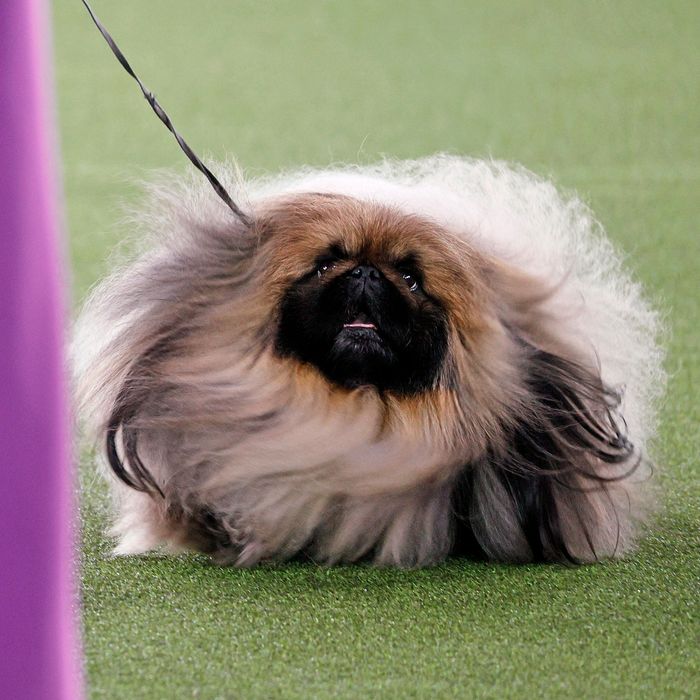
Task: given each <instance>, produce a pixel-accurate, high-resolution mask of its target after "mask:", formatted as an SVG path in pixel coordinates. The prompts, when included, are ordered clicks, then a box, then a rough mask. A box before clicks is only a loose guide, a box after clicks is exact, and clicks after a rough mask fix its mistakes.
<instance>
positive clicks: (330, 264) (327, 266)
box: [316, 260, 335, 277]
mask: <svg viewBox="0 0 700 700" xmlns="http://www.w3.org/2000/svg"><path fill="white" fill-rule="evenodd" d="M334 267H335V260H324V261H323V262H320V263H319V264H318V267H317V268H316V274H317V275H318V276H319V277H323V275H325V274H326V272H328V271H329V270H332V269H333V268H334Z"/></svg>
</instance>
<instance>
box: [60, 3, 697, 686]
mask: <svg viewBox="0 0 700 700" xmlns="http://www.w3.org/2000/svg"><path fill="white" fill-rule="evenodd" d="M94 4H95V9H96V11H97V12H98V14H99V15H101V17H102V19H103V20H104V21H105V22H106V23H107V24H108V26H109V27H110V29H111V30H112V31H113V33H114V35H115V37H116V38H117V40H118V41H119V42H120V43H121V44H122V45H123V48H124V50H125V51H126V52H127V55H128V56H129V58H130V59H131V60H132V62H133V64H134V65H135V67H137V69H138V70H139V71H140V72H141V74H142V77H143V78H144V80H145V82H146V84H147V85H148V86H150V87H151V88H152V89H154V90H155V91H156V92H157V94H158V97H159V99H160V101H161V102H162V104H163V105H164V106H165V107H166V109H168V110H169V111H170V112H171V115H172V117H173V119H174V121H175V123H176V125H177V126H178V127H179V128H180V129H181V130H182V131H183V133H184V134H185V135H186V136H187V138H188V139H189V140H190V142H191V143H192V144H193V146H195V148H197V149H198V150H200V151H202V152H204V153H207V154H210V155H213V156H215V157H223V156H224V155H226V154H227V153H233V154H235V155H236V156H237V157H238V158H239V160H240V162H241V164H242V165H243V167H244V168H245V169H246V170H248V171H249V172H251V173H253V174H257V173H261V172H265V171H270V170H277V169H279V168H286V167H292V166H295V165H299V164H304V163H311V164H327V163H329V162H333V161H358V160H359V161H361V162H369V161H372V160H375V159H377V158H378V157H379V156H380V155H381V154H388V155H393V156H398V157H415V156H421V155H425V154H429V153H432V152H435V151H443V150H446V151H451V152H455V153H463V154H469V155H481V156H486V155H493V156H494V157H498V158H505V159H510V160H516V161H520V162H522V163H524V164H525V165H526V166H528V167H529V168H531V169H533V170H535V171H537V172H539V173H541V174H544V175H549V176H551V177H553V178H554V179H555V180H556V181H557V182H558V183H559V184H560V185H561V186H562V187H564V188H567V189H577V190H578V191H579V192H580V193H581V194H582V195H583V197H584V198H585V199H587V200H588V201H589V202H590V203H591V205H592V206H593V208H594V209H595V211H596V212H597V213H598V215H599V217H600V219H601V220H602V221H603V222H604V224H605V225H606V227H607V229H608V231H609V233H610V235H611V237H612V238H613V239H614V240H615V241H617V242H618V243H619V244H620V245H621V246H622V247H623V248H624V249H625V250H626V251H627V253H628V262H629V265H630V266H631V267H632V268H633V269H634V270H635V271H636V273H637V274H638V275H639V276H640V278H641V279H642V280H643V281H644V282H645V284H646V285H647V287H648V289H649V291H650V293H651V294H653V295H654V296H655V298H656V299H657V300H658V304H659V305H660V306H661V308H662V309H663V310H664V312H665V314H666V316H667V320H668V326H669V329H670V333H669V348H670V353H669V359H668V363H667V366H668V369H669V372H670V377H671V379H670V388H669V392H668V396H667V399H666V401H665V404H664V407H663V410H662V427H661V433H660V438H659V440H658V443H657V449H656V457H657V461H658V463H659V464H660V465H661V469H660V472H661V473H662V481H663V485H664V489H665V495H664V510H663V512H662V514H661V515H660V516H659V518H658V522H657V526H656V528H655V529H654V531H653V533H652V534H651V535H650V536H649V537H648V538H647V539H646V540H645V541H644V542H643V544H642V546H641V548H640V550H639V552H638V553H637V554H636V555H635V556H633V557H631V558H629V559H628V560H627V561H623V562H617V563H606V564H601V565H597V566H586V567H581V568H566V567H560V566H496V565H487V564H474V563H468V562H464V561H451V562H449V563H447V564H445V565H442V566H438V567H436V568H433V569H428V570H422V571H396V570H376V569H371V568H368V567H364V566H346V567H338V568H332V569H325V568H317V567H315V566H311V565H302V564H293V565H289V566H280V567H263V568H259V569H256V570H251V571H237V570H235V569H221V568H216V567H213V566H211V565H209V564H208V563H207V562H206V561H205V560H204V559H203V558H200V557H197V556H183V557H179V558H158V557H151V558H130V559H119V560H116V559H113V558H110V556H109V543H108V541H107V540H106V539H105V537H104V534H103V533H104V528H105V523H106V518H105V512H106V506H105V497H104V490H103V488H102V485H101V482H100V480H99V478H98V477H97V476H96V475H95V474H94V473H93V471H92V470H91V469H90V467H89V465H87V463H86V465H84V467H83V470H82V478H81V500H82V524H83V533H82V539H83V564H82V576H83V614H84V647H85V656H86V667H87V678H88V682H89V687H90V690H91V694H92V697H93V698H201V699H204V698H207V699H214V698H277V697H280V698H281V697H285V698H287V697H288V698H310V697H313V698H331V697H333V698H357V697H371V698H374V697H382V698H426V697H429V698H452V697H484V698H486V697H489V698H510V697H528V698H534V697H571V698H607V697H610V698H612V697H615V698H642V697H644V698H661V697H670V698H682V697H688V698H690V697H693V696H694V697H698V693H699V692H700V690H699V687H698V686H699V683H700V678H699V671H700V658H699V653H698V637H699V636H700V635H699V627H698V605H697V596H698V584H699V580H700V567H699V565H698V554H699V545H700V537H699V534H698V533H699V524H700V517H699V515H700V499H699V494H700V488H699V487H698V475H699V473H700V467H699V465H698V455H699V454H700V437H699V436H700V425H699V422H698V418H699V417H700V401H699V397H698V390H697V382H698V381H700V362H699V359H698V358H699V352H698V350H699V348H700V331H699V328H700V314H699V313H698V302H699V298H700V294H699V292H698V275H699V270H700V264H699V262H698V261H700V237H699V236H700V232H699V230H698V221H700V128H699V127H700V93H699V91H698V84H699V83H698V76H699V75H700V60H699V56H700V52H699V51H698V45H699V44H700V4H699V3H698V2H696V1H693V0H689V1H688V2H682V1H675V0H674V1H668V0H665V1H664V2H653V1H650V2H639V1H629V2H579V1H571V2H548V3H540V2H535V1H534V0H532V1H531V2H527V1H524V0H517V1H508V2H506V1H500V0H499V1H498V2H486V1H484V2H478V3H472V2H464V1H458V0H455V2H447V1H445V2H426V1H425V0H413V1H410V2H398V1H397V2H389V1H388V0H387V1H385V2H376V1H371V0H347V1H345V2H341V1H340V0H337V1H334V2H321V1H318V2H310V1H306V0H303V1H302V0H287V1H284V2H271V1H267V2H266V1H262V0H259V1H256V2H253V1H252V0H247V1H241V2H223V1H222V0H220V1H219V2H213V1H212V0H201V1H200V2H195V1H194V0H190V1H189V2H187V1H185V0H149V1H148V2H138V1H137V0H120V1H119V2H107V1H106V0H94ZM54 24H55V30H56V36H55V52H56V75H57V82H58V91H57V92H58V102H59V116H60V135H61V141H62V155H63V163H64V183H65V190H66V196H67V220H68V224H69V232H70V254H71V259H72V262H73V281H74V299H75V301H76V303H77V302H79V300H80V299H81V298H82V297H83V296H84V293H85V291H86V290H87V288H88V287H89V285H91V284H92V283H93V282H94V281H95V280H96V279H97V278H99V276H100V275H101V274H103V273H104V272H105V271H106V270H107V269H108V264H107V256H108V254H109V251H110V249H111V248H112V246H113V245H114V244H115V243H116V242H117V241H118V240H119V239H120V237H121V236H122V235H123V234H124V230H123V229H120V227H119V226H118V223H117V222H118V220H119V218H120V217H121V203H122V202H124V201H127V202H128V201H131V200H132V199H133V198H134V197H135V196H136V194H137V189H136V187H135V185H133V184H132V183H133V180H134V179H136V178H139V177H142V176H143V175H144V174H145V173H146V172H147V171H148V170H149V169H151V168H161V167H175V168H177V169H178V170H182V169H184V168H186V167H188V165H187V164H186V161H185V160H184V156H183V155H182V154H181V153H180V152H179V151H178V149H177V147H176V145H175V143H174V142H173V141H172V137H171V136H170V135H169V134H168V133H167V132H166V131H165V129H164V128H162V126H160V125H159V124H158V122H157V121H156V119H155V117H154V116H153V115H152V114H151V113H150V111H149V109H148V107H147V105H146V103H145V102H144V101H143V100H142V98H141V97H140V95H139V94H138V91H137V88H136V86H135V84H134V83H132V82H131V80H130V79H129V78H128V77H127V75H126V74H125V73H124V72H123V71H122V69H121V68H120V67H119V66H118V64H117V63H116V61H115V60H114V58H113V57H112V56H111V54H110V53H109V51H108V49H107V47H106V45H105V44H104V43H103V41H102V39H101V38H100V37H99V35H98V34H97V32H96V30H95V29H94V28H93V27H92V26H91V23H90V21H89V19H88V17H87V15H86V13H85V11H84V10H83V8H82V6H81V4H80V2H78V0H70V1H69V0H62V1H61V2H60V3H55V5H54Z"/></svg>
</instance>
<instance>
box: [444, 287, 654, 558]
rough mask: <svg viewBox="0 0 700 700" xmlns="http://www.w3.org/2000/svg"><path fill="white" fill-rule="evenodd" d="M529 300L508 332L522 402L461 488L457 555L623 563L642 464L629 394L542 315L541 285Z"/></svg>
mask: <svg viewBox="0 0 700 700" xmlns="http://www.w3.org/2000/svg"><path fill="white" fill-rule="evenodd" d="M521 289H523V287H522V286H521ZM523 294H524V296H521V303H520V307H519V308H516V309H515V311H513V308H514V307H513V306H509V307H508V308H509V310H510V315H511V320H512V319H514V318H517V320H518V321H520V322H521V323H522V324H523V325H522V326H521V327H520V328H514V327H512V326H507V325H506V326H505V328H506V330H505V332H506V333H508V334H509V336H510V337H511V339H512V342H513V343H515V345H516V348H517V351H518V352H517V354H518V355H519V357H520V362H519V364H520V371H521V375H522V376H521V387H522V391H521V395H520V396H519V397H518V399H517V401H515V402H514V403H513V406H514V408H513V409H512V412H511V415H508V416H504V418H503V421H502V435H501V436H499V437H494V439H492V440H491V442H490V444H489V448H488V449H487V450H486V452H485V453H484V454H483V455H482V456H481V457H480V458H479V459H478V460H476V461H475V462H473V463H471V464H468V465H465V467H464V469H463V470H461V472H460V474H459V477H458V479H457V481H456V483H455V488H454V492H453V508H454V512H455V532H454V551H455V553H464V554H470V555H474V554H480V555H482V556H486V557H487V558H489V559H495V560H499V561H515V562H522V561H563V562H572V563H574V562H584V561H591V560H596V559H599V558H601V557H608V556H615V555H619V554H621V553H622V552H623V551H624V550H625V549H626V548H629V545H630V544H631V540H632V538H633V534H634V532H633V530H634V518H633V507H632V499H630V497H629V494H630V492H632V491H634V488H635V487H634V484H632V482H631V477H632V475H633V473H634V472H635V471H636V469H637V467H638V466H639V463H640V455H639V454H638V453H637V451H636V450H635V448H634V446H633V445H632V444H631V442H630V441H629V440H628V438H627V435H626V425H625V422H624V419H623V417H622V415H621V414H620V404H621V395H620V392H618V391H617V390H615V389H613V388H612V387H609V386H606V385H605V383H604V382H603V380H602V379H601V376H600V372H599V370H598V368H597V367H595V366H593V364H592V363H590V364H588V363H585V362H584V361H582V360H581V359H579V358H578V357H577V356H576V354H575V353H574V352H573V351H569V352H567V350H566V348H567V343H566V338H565V337H562V333H561V330H560V329H557V327H556V325H555V324H553V322H552V319H551V317H548V316H547V315H546V314H542V315H539V312H538V311H537V309H538V308H539V306H540V304H541V303H542V301H543V300H544V299H545V298H546V295H544V294H540V293H537V292H536V288H535V286H534V285H532V286H531V287H530V288H529V289H526V290H525V292H524V293H523ZM525 297H527V298H528V299H530V302H528V301H527V300H525ZM504 304H505V302H504ZM538 315H539V318H537V316H538ZM524 328H528V332H527V334H526V332H525V331H524V330H523V329H524ZM533 329H539V330H540V331H542V335H541V338H542V339H546V340H544V342H543V343H542V345H544V344H545V343H546V344H548V345H549V348H548V349H546V350H545V349H543V347H542V346H541V345H539V344H536V342H535V341H534V339H533V338H532V333H530V332H529V331H531V330H533Z"/></svg>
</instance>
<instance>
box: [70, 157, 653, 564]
mask: <svg viewBox="0 0 700 700" xmlns="http://www.w3.org/2000/svg"><path fill="white" fill-rule="evenodd" d="M228 172H229V182H227V183H226V184H227V186H230V188H231V190H232V191H235V192H236V193H237V198H238V200H239V201H243V202H245V204H246V205H247V210H248V211H249V212H251V215H252V219H253V221H254V224H253V226H252V227H251V228H245V227H243V225H242V224H240V223H239V222H238V221H236V220H234V219H232V217H231V213H230V212H229V211H228V210H227V209H226V208H225V207H224V206H223V205H222V204H221V202H219V201H218V200H217V198H216V196H215V195H213V194H212V193H211V192H210V191H209V190H208V189H207V185H206V183H202V184H200V183H199V182H195V181H194V180H178V181H174V182H173V180H170V181H168V182H167V183H161V184H158V185H152V186H151V187H150V191H151V197H150V199H149V202H150V203H149V204H148V205H147V206H146V207H144V209H142V210H141V211H139V212H138V213H137V214H136V215H135V216H134V217H133V220H134V223H135V224H136V225H137V228H138V230H139V232H140V233H139V235H141V236H144V240H145V246H144V251H143V252H142V253H141V254H140V255H139V256H137V257H136V259H135V260H133V261H132V262H130V263H128V264H126V265H125V266H121V267H120V268H119V269H118V270H116V272H114V273H113V275H112V276H111V277H110V278H108V279H107V280H105V281H104V282H102V283H101V284H100V285H99V286H98V287H97V288H96V289H95V291H94V292H93V294H92V296H91V298H90V300H89V301H88V303H87V304H86V307H85V309H84V311H83V313H82V315H81V317H80V319H79V320H78V324H77V328H76V334H75V338H74V344H73V367H74V373H75V376H76V383H77V393H78V400H79V410H80V412H81V414H82V416H83V417H84V419H85V423H86V425H87V427H88V429H89V431H90V434H91V436H92V437H93V438H94V439H95V440H97V442H98V444H100V445H104V446H105V449H104V452H105V457H106V459H105V460H104V461H105V462H106V463H108V464H109V466H111V470H109V469H108V470H107V471H108V472H109V473H110V476H111V477H119V478H110V482H111V483H112V485H113V489H112V490H113V495H114V501H115V509H116V519H115V523H114V528H113V531H114V534H115V535H116V536H117V537H118V544H117V547H116V551H117V552H118V553H122V554H131V553H140V552H145V551H148V550H151V549H154V548H156V547H158V546H161V545H165V546H167V547H169V548H172V549H176V550H177V549H180V548H194V549H199V550H202V551H206V552H210V553H211V554H212V555H213V556H214V557H215V558H216V559H217V560H218V561H221V562H223V563H233V564H236V565H240V566H246V565H252V564H255V563H257V562H260V561H267V560H285V559H289V558H291V557H295V556H308V557H310V558H312V559H313V560H314V561H319V562H324V563H334V562H348V561H358V560H369V561H372V562H374V563H378V564H387V565H398V566H421V565H427V564H432V563H435V562H439V561H441V560H443V559H444V558H445V557H446V556H448V555H450V554H466V555H469V556H478V557H485V558H488V559H492V560H497V561H509V562H526V561H576V562H585V561H592V560H596V559H599V558H603V557H611V556H619V555H621V554H624V553H625V552H627V551H629V550H630V549H631V548H632V547H633V545H634V544H635V542H636V540H637V538H638V536H639V532H640V526H641V525H642V524H643V523H644V522H645V520H646V519H647V518H648V515H649V512H650V509H651V507H652V505H653V500H654V499H653V489H652V488H651V485H652V482H653V480H651V479H650V473H651V471H652V470H651V467H650V462H649V458H648V455H647V445H648V442H649V440H650V438H651V437H652V435H653V432H654V428H655V413H654V412H655V404H656V402H657V400H658V399H659V397H660V395H661V392H662V390H663V385H664V375H663V370H662V369H661V363H662V352H661V349H660V347H659V345H658V336H659V321H658V316H657V314H656V313H655V312H654V311H653V310H652V309H651V308H650V306H649V305H648V304H647V302H646V301H645V300H644V297H643V294H642V292H641V290H640V288H639V286H638V285H637V284H636V283H634V282H633V281H632V280H631V278H630V276H629V275H628V273H627V272H625V270H624V269H623V267H622V264H621V261H620V256H619V254H618V253H617V252H616V251H615V250H614V248H613V246H612V245H611V244H610V243H609V242H608V240H607V239H606V238H605V236H604V233H603V231H602V229H601V227H600V225H599V224H598V223H597V222H596V221H595V219H594V218H593V217H592V215H591V213H590V211H589V210H588V209H587V208H586V207H585V206H584V205H583V204H582V203H581V202H580V201H579V200H577V199H576V198H575V197H570V198H566V197H563V196H562V195H560V194H559V193H558V192H557V191H556V190H555V188H554V187H553V186H552V185H551V184H550V183H548V182H545V181H543V180H540V179H538V178H537V177H536V176H534V175H532V174H531V173H528V172H527V171H524V170H521V169H517V168H513V167H511V166H508V165H506V164H502V163H492V162H484V161H476V160H466V159H460V158H456V157H449V156H437V157H434V158H430V159H425V160H420V161H414V162H408V163H395V162H386V163H383V164H380V165H378V166H374V167H349V168H342V169H337V170H325V171H310V170H309V171H301V172H297V173H291V174H288V175H284V176H280V177H277V178H271V179H267V180H263V181H259V182H252V183H247V184H246V183H242V182H240V181H239V179H238V176H237V175H236V173H235V171H234V169H233V168H230V169H229V171H228ZM336 238H338V240H336ZM326 245H328V246H331V249H333V250H335V251H336V253H334V254H333V258H332V260H330V262H328V261H327V259H326V258H322V259H321V262H320V263H319V262H318V260H319V257H318V256H319V253H320V252H321V253H322V252H323V250H322V247H323V246H326ZM339 249H340V252H337V251H338V250H339ZM391 256H395V257H397V259H398V258H401V260H410V261H411V264H412V265H413V266H414V267H415V268H420V269H419V271H418V272H411V273H406V272H404V273H401V274H399V273H397V272H396V270H394V269H393V268H391V266H390V260H389V259H390V258H391ZM391 259H392V260H393V258H391ZM324 260H326V262H324ZM314 261H316V262H314ZM309 265H311V267H309ZM314 265H315V267H314ZM396 269H400V270H403V269H405V268H398V267H397V268H396ZM412 269H413V268H412ZM309 270H311V272H309ZM377 271H378V272H377ZM322 275H327V276H326V277H323V278H322ZM350 275H355V277H358V276H359V277H362V276H363V275H365V277H366V278H367V280H366V284H367V285H369V284H370V283H374V282H373V280H374V281H376V279H378V278H381V280H382V284H385V285H386V289H385V291H386V293H387V294H392V295H393V297H392V299H394V300H395V301H394V303H395V305H396V309H399V310H401V312H400V313H399V312H398V311H397V314H398V315H399V316H400V315H401V314H404V315H405V316H406V319H407V320H406V321H405V323H406V324H408V326H407V327H410V328H414V329H417V328H418V325H417V324H419V320H418V316H416V317H415V318H414V316H412V315H411V314H422V316H420V323H431V324H432V325H430V328H431V329H432V330H431V331H430V333H431V334H433V335H430V334H429V333H428V331H426V335H425V338H423V337H422V336H421V337H420V338H418V336H417V335H416V334H417V333H418V331H417V330H414V331H412V333H413V334H414V335H411V334H407V333H404V334H403V335H402V336H401V337H402V338H404V340H402V341H401V342H402V343H404V344H403V345H401V348H400V349H399V350H397V351H396V352H397V353H399V354H400V353H404V355H402V357H404V356H405V357H406V358H407V359H406V361H403V360H401V361H400V362H399V361H398V360H395V362H394V364H393V365H392V364H391V363H389V364H387V365H386V366H387V367H390V368H392V369H391V372H395V376H394V374H392V375H391V376H392V379H391V380H389V379H386V377H387V376H388V375H384V374H381V372H380V371H379V370H377V372H378V374H377V375H376V376H377V377H378V378H377V379H376V380H374V379H372V380H366V381H364V380H360V379H357V377H358V376H365V375H363V374H362V370H361V369H358V368H356V367H355V368H354V369H349V366H350V365H347V364H346V365H342V366H341V367H340V368H339V365H338V364H337V363H335V364H333V362H331V361H330V360H328V362H326V360H327V358H319V359H318V361H317V360H315V359H314V353H315V352H317V351H318V347H317V345H316V344H314V342H312V341H309V342H308V343H307V344H306V345H304V344H303V342H302V340H299V339H298V335H299V334H303V333H307V335H308V336H309V337H311V338H313V337H314V335H313V334H314V333H320V330H319V329H318V328H315V327H309V328H304V325H305V324H307V325H310V326H313V325H314V319H313V318H309V317H308V315H305V312H299V311H298V310H295V309H298V308H302V307H299V306H298V305H299V304H302V301H299V300H300V299H301V300H304V301H303V303H307V302H308V299H310V298H311V297H313V295H314V294H320V293H321V291H320V290H321V289H322V288H321V287H318V285H325V284H329V285H330V284H332V283H333V282H334V280H341V279H343V280H345V279H346V278H347V280H351V277H350ZM377 275H378V277H377ZM401 278H403V279H404V280H407V282H408V284H409V285H410V288H408V287H407V288H406V289H403V288H401V286H400V285H401ZM414 278H415V279H414ZM362 279H363V280H364V277H362ZM418 279H420V286H419V283H418V281H415V280H418ZM327 280H328V281H327ZM337 284H340V282H337ZM343 284H346V282H343ZM347 284H350V282H347ZM363 284H365V282H363ZM314 285H316V286H314ZM344 289H345V287H344ZM363 289H364V288H363ZM314 290H316V291H314ZM362 293H363V294H364V293H367V294H369V292H362ZM382 293H383V292H382ZM304 295H306V296H304ZM313 298H316V297H313ZM363 298H364V297H363ZM370 302H371V303H370ZM308 303H311V302H308ZM319 303H321V302H319ZM363 303H364V302H363ZM373 303H374V302H372V299H371V298H370V297H368V301H367V309H369V310H370V311H371V309H372V308H374V307H372V304H373ZM295 304H297V306H294V305H295ZM303 308H307V307H305V306H304V307H303ZM363 308H364V307H363ZM370 311H368V313H369V314H370V316H371V318H370V319H369V320H368V317H367V316H366V315H359V316H358V319H359V320H357V319H355V320H353V319H351V318H350V317H348V318H347V319H345V320H346V323H344V324H341V325H342V329H343V330H342V331H339V333H345V334H346V335H349V336H352V338H353V339H354V340H353V343H354V345H353V346H352V347H353V348H354V349H353V350H352V352H360V350H357V347H359V345H358V342H359V341H358V342H355V341H357V339H358V338H361V339H366V337H367V336H369V335H372V334H373V333H374V331H377V332H378V333H379V335H382V333H383V330H382V328H383V327H382V324H383V323H385V322H384V321H383V320H382V318H381V314H382V311H381V309H380V310H379V311H377V312H376V313H375V315H374V316H372V314H371V313H370ZM285 314H290V315H291V316H290V318H291V321H285V320H284V319H285ZM295 314H296V315H295ZM402 318H403V317H402ZM426 319H427V320H426ZM394 320H395V319H389V320H388V321H386V323H385V325H386V326H387V327H388V328H389V330H388V331H387V333H391V332H393V330H392V329H393V328H394V326H393V325H392V324H394ZM285 323H286V326H285ZM320 323H321V322H320V321H319V325H320ZM397 323H398V321H397ZM411 324H413V325H411ZM285 328H286V330H285ZM421 328H422V326H421ZM385 337H388V336H385ZM370 340H371V343H376V344H381V343H383V342H384V341H383V340H381V339H377V338H375V339H374V340H372V339H370ZM370 340H367V341H366V342H367V343H370ZM304 342H306V341H304ZM362 342H363V343H365V340H362ZM387 342H389V341H387ZM421 343H422V344H421ZM389 344H391V343H389ZM399 344H400V343H399ZM333 347H334V348H336V346H333ZM366 347H369V346H365V345H362V348H363V349H362V350H361V352H370V351H369V350H367V349H366ZM397 347H398V346H397ZM372 348H374V345H372ZM411 348H414V350H413V351H412V350H411ZM336 349H337V348H336ZM319 352H320V351H319ZM348 352H349V351H348ZM372 352H375V350H372ZM376 352H377V353H379V350H376ZM387 352H388V351H387ZM411 352H414V354H413V355H411V354H410V353H411ZM305 353H306V354H305ZM382 357H384V356H383V355H382ZM309 358H311V359H309ZM411 358H413V360H411ZM377 361H378V360H377ZM412 361H413V365H411V369H410V371H409V370H408V369H402V368H405V367H407V366H408V365H409V364H411V362H412ZM387 362H389V361H388V360H387ZM407 363H408V364H407ZM382 366H383V365H382ZM353 367H354V366H353ZM382 371H384V370H382ZM386 371H387V372H388V371H389V370H386ZM353 372H355V374H354V375H353V376H354V377H355V379H350V378H348V376H349V375H348V373H350V374H352V373H353ZM358 372H359V373H360V374H359V375H358V374H357V373H358ZM409 375H410V376H409ZM367 376H369V375H367ZM372 376H374V375H372Z"/></svg>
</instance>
